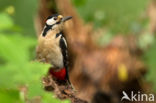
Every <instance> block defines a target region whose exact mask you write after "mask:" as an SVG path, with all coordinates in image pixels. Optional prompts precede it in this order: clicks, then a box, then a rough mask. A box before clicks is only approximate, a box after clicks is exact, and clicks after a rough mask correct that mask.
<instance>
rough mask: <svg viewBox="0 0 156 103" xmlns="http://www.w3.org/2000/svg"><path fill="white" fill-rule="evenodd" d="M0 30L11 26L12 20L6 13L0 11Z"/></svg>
mask: <svg viewBox="0 0 156 103" xmlns="http://www.w3.org/2000/svg"><path fill="white" fill-rule="evenodd" d="M0 21H1V23H0V31H2V30H6V29H9V28H11V27H12V26H13V21H12V20H11V18H10V17H9V15H8V14H6V13H1V14H0Z"/></svg>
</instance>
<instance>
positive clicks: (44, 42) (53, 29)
mask: <svg viewBox="0 0 156 103" xmlns="http://www.w3.org/2000/svg"><path fill="white" fill-rule="evenodd" d="M71 18H72V17H71V16H67V17H63V16H62V15H58V14H55V15H52V16H49V17H48V18H47V19H46V23H45V27H44V28H43V31H42V33H41V34H40V36H39V38H38V46H37V49H36V56H37V60H39V61H41V62H45V63H49V64H51V65H52V68H51V69H50V71H49V72H50V74H52V76H53V77H54V78H56V79H58V80H63V81H68V83H70V80H69V75H68V51H67V42H66V39H65V37H64V35H63V32H62V30H63V26H64V23H65V22H66V21H68V20H70V19H71Z"/></svg>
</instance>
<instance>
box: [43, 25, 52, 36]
mask: <svg viewBox="0 0 156 103" xmlns="http://www.w3.org/2000/svg"><path fill="white" fill-rule="evenodd" d="M51 27H52V26H50V25H47V24H46V27H45V28H44V30H43V33H42V36H46V35H47V32H48V31H49V30H50V29H51Z"/></svg>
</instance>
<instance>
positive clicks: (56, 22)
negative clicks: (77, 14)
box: [46, 14, 72, 30]
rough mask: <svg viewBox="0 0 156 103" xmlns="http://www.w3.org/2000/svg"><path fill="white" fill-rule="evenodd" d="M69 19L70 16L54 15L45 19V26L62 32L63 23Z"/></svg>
mask: <svg viewBox="0 0 156 103" xmlns="http://www.w3.org/2000/svg"><path fill="white" fill-rule="evenodd" d="M71 18H72V17H71V16H67V17H63V16H62V15H58V14H55V15H52V16H49V17H48V18H47V20H46V26H49V27H50V29H52V30H56V29H57V30H62V29H63V24H64V22H66V21H68V20H70V19H71Z"/></svg>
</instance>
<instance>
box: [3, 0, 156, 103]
mask: <svg viewBox="0 0 156 103" xmlns="http://www.w3.org/2000/svg"><path fill="white" fill-rule="evenodd" d="M149 2H150V0H118V1H115V0H72V3H73V5H74V6H75V7H76V10H77V12H78V13H79V15H80V16H81V17H82V18H83V19H84V21H85V23H90V22H92V23H93V25H94V29H95V30H96V29H99V28H105V29H106V30H107V32H105V33H103V36H102V38H101V39H100V40H99V42H100V45H105V43H107V42H109V40H111V39H112V38H113V37H114V36H116V35H117V34H122V35H136V36H138V37H139V38H138V46H140V48H142V49H143V50H144V55H143V56H142V59H143V60H144V61H145V64H146V65H147V67H148V73H147V75H146V79H147V80H148V81H149V82H151V83H152V84H153V89H154V90H156V79H155V73H156V46H155V45H156V38H155V37H154V36H153V35H150V32H148V25H149V20H148V17H147V14H146V10H147V7H148V4H149ZM37 7H38V0H0V103H22V102H24V100H23V99H24V97H23V96H24V94H23V92H21V91H19V88H21V86H23V85H26V87H27V88H28V94H27V98H33V97H34V96H39V95H40V96H41V97H42V102H43V103H47V102H50V101H52V102H55V103H60V100H58V99H55V98H53V99H51V97H52V96H51V93H47V92H44V91H43V89H42V85H41V77H43V75H45V74H46V72H47V69H48V68H47V67H48V66H49V65H45V64H40V63H37V62H35V61H34V58H35V46H36V43H37V38H36V33H35V29H34V22H33V20H34V17H35V14H36V11H37ZM142 31H145V32H142ZM142 33H144V34H147V35H143V36H142V35H141V34H142ZM105 34H106V35H105ZM68 102H69V101H68V100H66V101H64V103H68Z"/></svg>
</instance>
